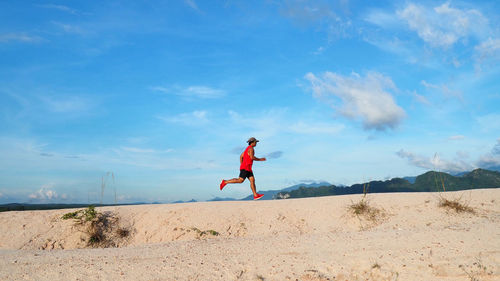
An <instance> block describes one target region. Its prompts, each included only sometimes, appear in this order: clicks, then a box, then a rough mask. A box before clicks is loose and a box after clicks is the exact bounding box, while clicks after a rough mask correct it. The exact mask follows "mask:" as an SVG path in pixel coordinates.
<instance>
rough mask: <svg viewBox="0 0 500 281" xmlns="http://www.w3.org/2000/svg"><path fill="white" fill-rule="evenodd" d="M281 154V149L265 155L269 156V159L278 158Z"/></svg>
mask: <svg viewBox="0 0 500 281" xmlns="http://www.w3.org/2000/svg"><path fill="white" fill-rule="evenodd" d="M281 156H283V151H274V152H271V153H268V154H266V156H265V157H266V158H269V159H278V158H281Z"/></svg>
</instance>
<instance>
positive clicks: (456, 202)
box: [439, 196, 475, 214]
mask: <svg viewBox="0 0 500 281" xmlns="http://www.w3.org/2000/svg"><path fill="white" fill-rule="evenodd" d="M439 207H441V208H445V209H449V210H453V211H455V212H457V213H471V214H475V211H474V209H473V208H472V207H470V206H469V204H468V203H467V202H462V196H460V197H459V198H456V199H453V200H449V199H447V198H444V197H442V196H441V197H440V198H439Z"/></svg>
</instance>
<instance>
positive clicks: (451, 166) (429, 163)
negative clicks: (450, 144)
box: [396, 149, 474, 173]
mask: <svg viewBox="0 0 500 281" xmlns="http://www.w3.org/2000/svg"><path fill="white" fill-rule="evenodd" d="M396 154H397V155H398V156H399V157H401V158H404V159H407V160H408V162H409V163H410V164H411V165H413V166H416V167H419V168H424V169H427V170H434V171H435V170H437V171H442V172H447V173H457V172H464V171H470V170H472V169H474V167H473V166H472V165H470V164H468V163H466V162H465V161H463V160H461V159H456V160H455V161H448V160H443V159H441V158H440V157H439V155H438V154H435V155H434V157H424V156H421V155H416V154H414V153H412V152H408V151H405V150H404V149H401V150H400V151H398V152H396Z"/></svg>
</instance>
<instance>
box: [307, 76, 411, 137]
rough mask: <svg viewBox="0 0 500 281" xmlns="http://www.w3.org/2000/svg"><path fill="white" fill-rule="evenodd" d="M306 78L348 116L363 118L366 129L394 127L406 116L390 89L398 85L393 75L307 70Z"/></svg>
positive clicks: (316, 94)
mask: <svg viewBox="0 0 500 281" xmlns="http://www.w3.org/2000/svg"><path fill="white" fill-rule="evenodd" d="M305 78H306V79H307V80H309V82H310V83H311V85H312V91H313V95H314V97H316V98H318V99H320V100H323V101H326V102H328V103H329V104H330V105H331V106H332V107H333V108H334V109H335V110H336V111H338V112H339V113H340V114H341V115H343V116H345V117H347V118H350V119H358V118H359V119H361V120H362V122H363V126H364V127H365V129H375V130H379V131H383V130H386V129H389V128H390V129H394V128H395V127H396V126H397V125H398V124H399V123H400V122H401V120H402V119H403V118H404V117H405V116H406V113H405V111H404V110H403V109H402V108H401V107H399V106H398V105H397V104H396V102H395V101H394V98H393V97H392V95H391V93H390V92H389V91H390V90H393V91H395V90H396V86H395V85H394V83H393V82H392V80H391V78H389V77H386V76H384V75H382V74H380V73H377V72H370V73H368V74H367V75H366V76H365V77H361V76H360V75H359V74H357V73H353V74H352V75H350V76H342V75H340V74H337V73H332V72H326V73H324V74H323V75H322V76H316V75H314V74H312V73H308V74H307V75H306V76H305ZM338 100H340V102H341V103H342V104H341V105H340V106H339V105H338Z"/></svg>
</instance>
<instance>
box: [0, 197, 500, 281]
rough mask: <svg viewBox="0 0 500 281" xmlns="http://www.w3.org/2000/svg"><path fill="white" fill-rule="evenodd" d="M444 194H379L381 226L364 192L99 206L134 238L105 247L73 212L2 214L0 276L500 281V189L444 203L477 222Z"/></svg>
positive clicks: (375, 201)
mask: <svg viewBox="0 0 500 281" xmlns="http://www.w3.org/2000/svg"><path fill="white" fill-rule="evenodd" d="M439 196H440V195H439V194H438V193H391V194H369V195H368V196H367V198H368V200H369V204H370V206H374V207H376V208H378V209H379V210H381V213H380V216H379V217H378V218H377V219H376V220H375V221H372V220H367V219H364V218H363V217H358V216H355V215H352V214H349V212H348V208H349V206H350V205H352V204H353V203H356V202H359V201H360V200H361V198H362V195H348V196H331V197H320V198H304V199H293V200H290V199H287V200H273V201H257V202H253V201H242V202H198V203H185V204H164V205H138V206H119V207H103V208H97V210H98V211H99V212H101V213H107V214H109V215H112V216H116V217H117V218H119V224H120V226H121V227H126V228H128V229H130V235H129V236H128V237H126V238H125V239H123V240H122V241H119V243H117V246H118V248H106V249H82V248H86V247H87V243H86V242H85V239H86V237H85V235H84V233H82V232H81V231H78V229H77V227H75V225H74V222H72V221H71V220H62V219H61V217H62V215H63V214H65V213H68V212H70V211H72V210H52V211H25V212H8V213H0V225H1V233H0V234H1V235H0V249H2V250H0V255H1V256H2V259H1V262H0V266H1V267H2V268H3V269H4V270H2V273H0V279H2V280H3V279H6V280H24V279H28V280H49V279H50V280H78V279H79V278H80V279H83V278H82V277H83V276H90V279H91V280H102V279H107V280H131V279H137V280H297V279H298V280H472V279H471V276H472V277H477V278H478V279H479V280H495V279H497V278H499V277H500V266H499V264H500V243H499V242H500V227H499V226H500V207H499V206H500V205H499V204H498V203H499V202H500V189H483V190H473V191H461V192H452V193H445V194H444V195H442V196H445V197H448V198H459V197H461V198H462V200H463V201H464V202H468V204H469V205H470V206H471V207H473V208H474V210H475V213H474V214H472V213H462V214H457V213H455V212H454V211H449V210H445V209H443V208H440V207H438V201H439ZM203 231H213V233H216V234H217V235H213V234H209V233H208V232H207V234H205V235H200V232H203ZM43 249H45V250H43ZM50 249H53V250H50ZM62 249H64V250H62ZM47 250H50V251H47ZM479 265H480V266H479ZM93 278H94V279H93ZM88 279H89V278H86V280H88Z"/></svg>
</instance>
